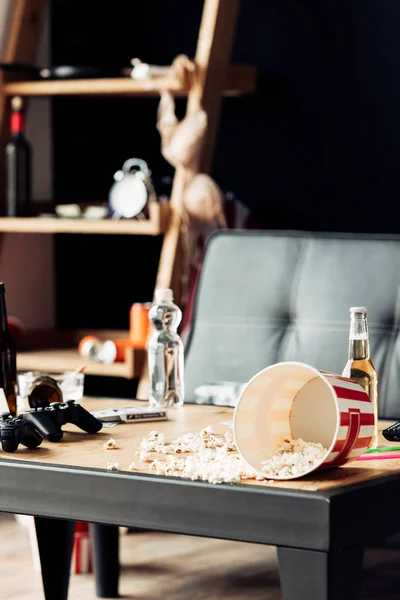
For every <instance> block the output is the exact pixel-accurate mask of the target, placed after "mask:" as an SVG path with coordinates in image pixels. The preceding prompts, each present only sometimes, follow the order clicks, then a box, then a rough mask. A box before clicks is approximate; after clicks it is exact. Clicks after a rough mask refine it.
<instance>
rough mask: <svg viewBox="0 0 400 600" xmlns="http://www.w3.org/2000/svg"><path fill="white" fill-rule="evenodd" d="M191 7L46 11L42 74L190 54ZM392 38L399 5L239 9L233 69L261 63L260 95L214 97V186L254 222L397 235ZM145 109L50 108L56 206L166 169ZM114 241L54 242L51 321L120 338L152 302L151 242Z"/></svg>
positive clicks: (109, 105)
mask: <svg viewBox="0 0 400 600" xmlns="http://www.w3.org/2000/svg"><path fill="white" fill-rule="evenodd" d="M202 4H203V3H202V1H201V0H190V2H187V0H146V1H145V2H142V1H140V0H136V1H135V0H114V1H113V2H110V3H102V4H101V5H100V3H94V2H82V1H81V0H53V4H52V57H53V58H52V61H53V64H71V63H72V64H74V63H75V64H76V63H78V64H96V65H104V64H111V65H115V64H117V65H120V66H128V65H129V60H130V59H131V58H132V57H134V56H138V57H140V58H141V59H142V60H144V61H148V62H154V63H158V64H168V63H170V61H171V60H172V59H173V58H174V57H175V56H176V55H177V54H178V53H187V54H189V55H190V56H193V54H194V51H195V43H196V37H197V31H198V26H199V23H200V16H201V10H202ZM399 31H400V2H398V0H380V1H379V2H377V1H376V0H325V1H324V2H321V0H303V1H299V0H268V1H267V0H243V1H242V9H241V14H240V20H239V26H238V31H237V35H236V41H235V47H234V52H233V60H234V61H236V62H245V63H252V64H256V65H257V66H258V67H259V69H260V80H259V88H258V92H257V94H256V95H254V96H249V97H246V98H240V99H229V100H225V101H224V106H223V116H222V122H221V126H220V135H219V140H218V145H217V150H216V154H215V161H214V167H213V175H214V177H215V179H216V180H217V182H218V183H219V184H220V185H221V186H222V187H223V188H224V189H229V190H233V191H234V192H235V193H236V195H237V196H238V197H239V198H240V199H241V200H242V201H243V202H245V203H246V204H248V205H249V206H251V207H252V208H253V209H255V210H257V212H258V213H259V216H260V218H261V220H262V223H263V225H264V226H265V227H267V228H293V229H310V230H328V231H364V232H397V231H398V230H399V228H400V226H399V224H398V220H399V209H398V198H399V192H400V177H399V165H400V116H399V106H400V104H399V90H400V84H399V76H398V74H399V72H400V44H399V43H398V33H399ZM183 108H184V105H183V101H181V102H180V103H178V111H180V114H182V110H183ZM156 110H157V100H155V99H154V100H153V99H150V100H149V99H130V100H127V99H107V100H106V99H78V98H60V99H55V100H54V101H53V125H54V140H53V144H54V165H55V190H54V192H55V198H56V200H57V201H59V202H60V201H61V202H63V201H65V202H70V201H76V200H93V201H98V200H106V198H107V194H108V190H109V188H110V185H111V184H112V177H113V173H114V172H115V171H116V170H117V169H118V168H120V166H121V165H122V162H123V161H124V160H125V159H126V158H129V157H132V156H135V157H141V158H144V159H145V160H147V161H148V163H149V165H150V168H151V169H152V171H153V173H154V176H155V177H156V178H158V177H161V176H163V175H166V174H170V173H171V170H170V168H169V166H168V165H167V164H166V163H165V161H164V160H163V159H162V157H161V155H160V152H159V137H158V134H157V132H156V129H155V119H156ZM116 238H117V239H114V238H112V237H110V236H105V237H101V236H100V237H98V238H97V237H91V236H87V237H84V236H82V238H81V239H80V238H77V237H75V236H74V238H73V239H72V237H71V238H69V237H68V238H67V237H63V236H60V237H59V239H58V241H57V267H58V273H59V276H58V306H59V311H58V321H59V324H60V325H61V326H79V327H80V326H85V327H121V328H125V327H127V322H128V317H127V313H128V310H129V306H130V304H131V303H132V302H133V301H137V300H138V301H141V300H148V299H150V298H151V292H152V287H153V284H154V277H155V271H156V266H157V258H158V250H159V245H160V242H159V240H152V239H150V240H147V239H146V240H143V239H142V238H139V239H138V238H124V237H120V236H116ZM71 257H72V258H73V260H71ZM82 265H83V268H82ZM71 280H73V281H74V285H73V286H71ZM77 284H78V286H79V290H80V291H79V292H78V293H77V287H76V285H77Z"/></svg>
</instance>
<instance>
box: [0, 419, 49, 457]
mask: <svg viewBox="0 0 400 600" xmlns="http://www.w3.org/2000/svg"><path fill="white" fill-rule="evenodd" d="M0 440H1V446H2V448H3V450H4V451H5V452H15V451H16V450H17V448H18V445H19V444H23V445H24V446H26V447H27V448H37V447H38V446H40V444H41V443H42V440H43V437H42V436H41V435H40V433H39V432H38V431H37V430H36V429H35V427H34V426H33V425H31V423H29V422H28V421H26V420H25V419H23V418H22V417H16V418H15V417H12V416H11V415H10V413H3V414H2V415H1V416H0Z"/></svg>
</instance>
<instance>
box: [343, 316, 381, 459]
mask: <svg viewBox="0 0 400 600" xmlns="http://www.w3.org/2000/svg"><path fill="white" fill-rule="evenodd" d="M342 375H343V377H349V378H350V379H353V381H356V382H357V383H358V384H359V385H361V387H362V388H363V389H364V390H365V392H366V393H367V394H368V396H369V398H370V400H371V402H372V406H373V408H374V422H375V425H374V435H373V437H372V440H371V442H370V445H369V447H370V448H377V447H378V445H379V442H378V376H377V373H376V370H375V367H374V365H373V364H372V361H371V358H370V348H369V335H368V321H367V309H366V308H364V307H360V306H353V307H352V308H350V335H349V359H348V361H347V363H346V366H345V368H344V370H343V373H342Z"/></svg>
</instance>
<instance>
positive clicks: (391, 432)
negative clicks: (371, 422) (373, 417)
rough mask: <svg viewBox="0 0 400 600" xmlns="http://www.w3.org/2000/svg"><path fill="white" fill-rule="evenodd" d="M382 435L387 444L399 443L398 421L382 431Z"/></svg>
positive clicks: (399, 425)
mask: <svg viewBox="0 0 400 600" xmlns="http://www.w3.org/2000/svg"><path fill="white" fill-rule="evenodd" d="M382 435H383V437H384V438H385V439H386V440H388V441H389V442H400V421H398V422H397V423H394V424H393V425H390V426H389V427H387V428H386V429H384V430H383V431H382Z"/></svg>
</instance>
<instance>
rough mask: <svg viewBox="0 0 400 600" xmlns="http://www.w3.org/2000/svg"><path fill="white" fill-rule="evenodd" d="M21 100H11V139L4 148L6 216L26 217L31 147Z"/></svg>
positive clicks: (27, 212)
mask: <svg viewBox="0 0 400 600" xmlns="http://www.w3.org/2000/svg"><path fill="white" fill-rule="evenodd" d="M24 116H25V115H24V111H23V102H22V98H20V97H19V96H15V97H13V98H12V100H11V121H10V131H11V138H10V140H9V142H8V144H7V146H6V148H5V162H6V164H5V179H6V190H5V191H6V194H5V200H6V215H7V216H8V217H27V216H29V214H30V205H31V154H32V150H31V145H30V143H29V142H28V140H27V139H26V137H25V133H24Z"/></svg>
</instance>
